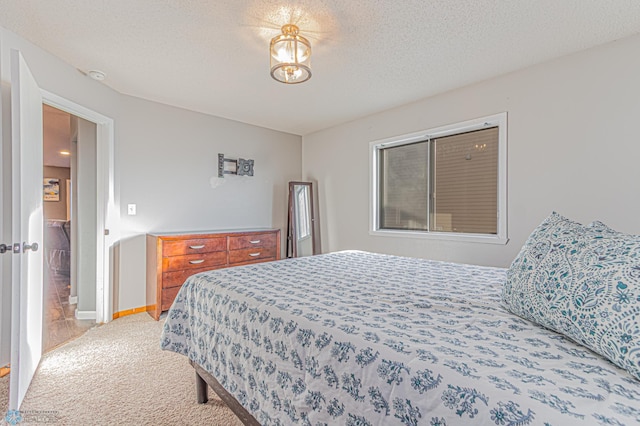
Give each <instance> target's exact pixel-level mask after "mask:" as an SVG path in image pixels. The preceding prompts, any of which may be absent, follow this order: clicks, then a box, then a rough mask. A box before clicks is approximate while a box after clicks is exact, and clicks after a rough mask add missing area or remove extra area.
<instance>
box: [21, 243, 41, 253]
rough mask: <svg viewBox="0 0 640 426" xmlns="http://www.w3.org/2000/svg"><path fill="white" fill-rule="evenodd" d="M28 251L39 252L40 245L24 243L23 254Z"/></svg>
mask: <svg viewBox="0 0 640 426" xmlns="http://www.w3.org/2000/svg"><path fill="white" fill-rule="evenodd" d="M27 250H31V251H38V243H33V244H27V243H22V252H23V253H24V252H26V251H27Z"/></svg>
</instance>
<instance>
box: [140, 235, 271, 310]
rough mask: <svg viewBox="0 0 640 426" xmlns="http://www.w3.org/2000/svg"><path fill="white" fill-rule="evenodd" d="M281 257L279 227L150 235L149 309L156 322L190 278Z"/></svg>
mask: <svg viewBox="0 0 640 426" xmlns="http://www.w3.org/2000/svg"><path fill="white" fill-rule="evenodd" d="M278 259H280V230H279V229H262V230H248V231H220V232H218V231H211V232H209V231H206V232H197V233H189V234H185V233H167V234H147V312H149V315H151V316H152V317H153V318H154V319H155V320H156V321H157V320H158V319H159V318H160V314H161V313H162V312H164V311H166V310H168V309H169V307H171V304H172V303H173V300H174V299H175V298H176V295H177V294H178V291H179V290H180V287H182V284H183V283H184V281H185V280H186V279H187V277H189V276H191V275H193V274H197V273H198V272H204V271H209V270H211V269H220V268H226V267H229V266H238V265H246V264H249V263H259V262H268V261H270V260H278Z"/></svg>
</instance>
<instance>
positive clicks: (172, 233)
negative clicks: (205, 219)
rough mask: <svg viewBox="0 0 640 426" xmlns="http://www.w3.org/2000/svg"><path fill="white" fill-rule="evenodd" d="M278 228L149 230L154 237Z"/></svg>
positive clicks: (272, 229) (234, 232)
mask: <svg viewBox="0 0 640 426" xmlns="http://www.w3.org/2000/svg"><path fill="white" fill-rule="evenodd" d="M277 231H280V230H279V229H277V228H240V229H206V230H200V231H170V232H149V233H148V234H147V235H151V236H154V237H176V236H179V235H212V234H246V233H249V232H277Z"/></svg>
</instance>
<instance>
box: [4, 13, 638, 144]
mask: <svg viewBox="0 0 640 426" xmlns="http://www.w3.org/2000/svg"><path fill="white" fill-rule="evenodd" d="M288 22H293V23H297V24H298V25H299V26H300V28H301V34H302V35H304V36H306V37H307V38H309V39H310V41H311V43H312V49H313V56H312V59H311V65H312V72H313V77H312V78H311V80H309V81H308V82H306V83H302V84H299V85H290V86H289V85H284V84H282V83H278V82H276V81H274V80H272V79H271V77H270V75H269V55H268V44H269V39H270V38H271V37H273V36H275V35H276V34H278V33H279V28H280V27H281V26H282V25H283V24H285V23H288ZM0 25H2V26H3V27H5V28H7V29H9V30H11V31H13V32H15V33H17V34H19V35H21V36H22V37H24V38H26V39H28V40H30V41H32V42H33V43H35V44H37V45H39V46H41V47H43V48H44V49H46V50H48V51H50V52H51V53H53V54H54V55H56V56H58V57H60V58H62V59H63V60H65V61H66V62H68V63H69V64H71V65H73V66H74V67H76V68H78V69H80V70H82V71H85V72H86V71H88V70H91V69H99V70H102V71H104V72H105V73H106V74H107V79H106V80H105V81H104V84H106V85H108V86H110V87H112V88H113V89H115V90H117V91H119V92H122V93H125V94H129V95H133V96H138V97H141V98H146V99H150V100H154V101H158V102H162V103H166V104H171V105H176V106H179V107H184V108H187V109H191V110H195V111H200V112H204V113H208V114H213V115H217V116H221V117H226V118H230V119H234V120H238V121H242V122H246V123H251V124H255V125H258V126H263V127H267V128H272V129H276V130H281V131H285V132H290V133H294V134H299V135H304V134H308V133H311V132H314V131H317V130H320V129H323V128H326V127H330V126H333V125H336V124H339V123H343V122H347V121H351V120H354V119H356V118H358V117H362V116H365V115H369V114H372V113H375V112H378V111H382V110H385V109H389V108H392V107H395V106H398V105H402V104H405V103H408V102H412V101H416V100H419V99H422V98H425V97H428V96H431V95H434V94H437V93H441V92H444V91H447V90H451V89H454V88H457V87H461V86H464V85H467V84H470V83H474V82H477V81H481V80H485V79H487V78H491V77H494V76H497V75H500V74H504V73H508V72H511V71H514V70H517V69H520V68H524V67H526V66H529V65H532V64H536V63H539V62H543V61H546V60H549V59H552V58H556V57H559V56H563V55H567V54H570V53H573V52H576V51H580V50H583V49H587V48H589V47H592V46H596V45H600V44H604V43H607V42H610V41H612V40H616V39H620V38H623V37H626V36H630V35H632V34H636V33H639V32H640V1H638V0H377V1H376V0H301V1H293V2H287V1H286V0H283V1H272V0H255V1H247V0H221V1H211V0H173V1H158V0H108V1H106V0H100V1H98V0H0Z"/></svg>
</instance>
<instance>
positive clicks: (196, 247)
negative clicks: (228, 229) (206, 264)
mask: <svg viewBox="0 0 640 426" xmlns="http://www.w3.org/2000/svg"><path fill="white" fill-rule="evenodd" d="M226 249H227V241H226V238H224V237H219V238H193V239H190V240H177V241H165V242H164V244H162V255H163V256H177V255H181V254H196V253H208V252H212V251H225V250H226Z"/></svg>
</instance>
